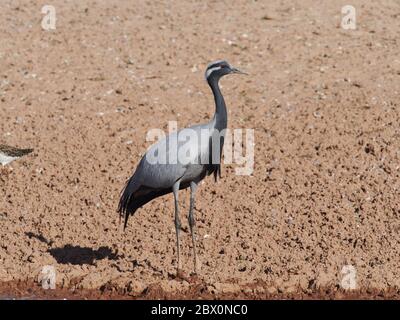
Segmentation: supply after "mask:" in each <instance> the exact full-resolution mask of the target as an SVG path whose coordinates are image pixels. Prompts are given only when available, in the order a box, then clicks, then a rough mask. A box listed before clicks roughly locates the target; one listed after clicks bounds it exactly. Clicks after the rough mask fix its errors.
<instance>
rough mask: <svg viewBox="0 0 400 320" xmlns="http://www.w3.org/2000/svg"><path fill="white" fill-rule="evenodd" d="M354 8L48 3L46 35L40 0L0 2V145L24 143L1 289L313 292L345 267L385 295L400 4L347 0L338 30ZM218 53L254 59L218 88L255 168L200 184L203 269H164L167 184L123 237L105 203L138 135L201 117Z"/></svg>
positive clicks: (6, 202)
mask: <svg viewBox="0 0 400 320" xmlns="http://www.w3.org/2000/svg"><path fill="white" fill-rule="evenodd" d="M348 2H349V1H338V0H335V1H310V0H302V1H300V0H299V1H202V2H198V1H178V2H176V3H172V2H170V1H122V0H121V1H117V0H112V1H105V0H104V1H61V0H58V1H51V4H52V5H54V6H55V8H56V14H57V24H56V30H53V31H46V30H43V29H42V28H41V19H42V17H43V14H41V8H42V6H43V5H44V4H48V3H47V2H46V1H33V0H32V1H25V0H21V1H11V0H2V1H1V4H2V6H1V7H2V10H0V21H1V23H0V33H1V35H2V36H1V38H0V59H1V64H0V101H1V102H0V103H1V108H0V119H1V122H0V143H6V144H9V145H15V146H20V147H33V148H35V152H34V153H33V155H30V156H28V157H26V158H24V159H21V160H20V161H17V162H13V163H12V164H11V166H8V167H5V168H3V169H1V176H0V193H1V197H0V224H1V231H0V281H1V282H3V285H2V286H0V288H3V290H2V293H3V294H7V290H6V289H7V288H8V289H9V290H11V289H10V288H13V285H11V286H10V283H11V284H12V283H14V284H15V288H17V287H18V286H20V285H21V283H26V285H27V286H28V285H29V284H30V283H34V282H37V279H38V276H39V275H40V272H41V270H42V268H43V266H46V265H51V266H54V267H55V269H56V271H57V278H56V279H57V287H58V288H65V290H67V289H71V288H72V289H75V290H77V292H79V290H81V293H82V294H83V293H84V292H86V291H85V290H99V289H101V291H105V290H109V291H115V292H119V293H120V294H122V295H124V294H125V295H126V296H142V295H143V294H145V293H149V292H153V293H154V294H153V295H151V294H149V295H148V297H150V298H156V297H164V296H165V295H169V296H170V297H171V296H173V297H179V296H185V294H186V293H187V292H195V293H196V294H198V295H205V296H207V297H210V296H211V297H216V296H218V295H221V294H226V295H232V296H237V297H254V296H258V297H261V298H263V297H269V296H271V295H275V296H277V297H279V296H281V297H285V295H287V294H292V295H293V294H299V295H300V296H301V295H302V294H303V295H304V294H307V295H309V296H310V295H311V296H312V294H313V293H315V294H316V295H318V294H320V293H321V292H328V293H329V292H336V291H338V290H340V284H341V281H342V280H343V277H344V275H343V274H342V273H341V271H342V268H343V267H344V266H346V265H351V266H353V267H354V269H355V270H356V285H357V289H359V290H361V291H362V292H367V293H370V294H372V293H373V292H376V290H378V291H380V292H392V293H393V292H398V291H397V290H400V276H399V254H400V252H399V251H400V246H399V240H400V235H399V231H400V220H399V215H400V206H399V202H398V197H399V188H400V180H399V168H400V161H399V160H400V154H399V150H400V149H399V147H400V139H399V137H400V129H399V126H398V124H399V122H400V119H399V116H400V111H399V90H400V88H399V80H400V47H399V34H400V3H399V1H395V0H387V1H381V3H378V1H377V2H373V3H372V1H358V0H353V1H351V3H350V4H352V5H353V6H354V7H355V8H356V10H357V11H356V12H357V29H356V30H343V29H342V28H341V27H340V23H341V19H342V14H341V8H342V6H343V5H346V4H349V3H348ZM220 58H223V59H227V60H228V61H230V62H231V63H232V64H233V65H235V66H237V67H239V68H242V69H244V70H246V71H247V72H248V73H250V76H248V77H238V76H235V77H234V76H231V77H226V78H224V79H223V80H222V90H223V93H224V95H225V99H226V102H227V106H228V108H229V127H230V128H250V129H254V132H255V167H254V172H253V174H252V175H251V176H238V175H235V171H234V169H235V168H236V167H237V165H235V164H234V165H224V166H223V169H222V175H223V177H222V179H221V180H220V181H219V182H218V183H214V181H213V180H212V179H211V178H208V179H207V180H206V181H205V183H204V184H202V185H201V188H199V191H198V194H197V204H196V219H197V226H198V231H197V233H198V256H199V262H200V272H199V275H198V276H197V277H191V278H189V279H187V281H185V280H180V279H174V273H175V265H176V256H175V231H174V224H173V197H172V195H169V196H165V197H163V198H159V199H157V200H155V201H153V202H152V203H150V204H149V205H147V206H145V207H144V208H143V209H141V210H139V211H138V212H137V214H136V215H135V216H134V217H132V218H131V219H130V221H129V225H128V228H127V230H126V231H125V232H123V230H122V226H121V225H120V224H119V220H118V215H117V213H116V207H117V203H118V199H119V193H120V191H121V189H122V187H123V185H124V183H125V180H126V179H127V178H128V177H129V176H130V175H131V173H132V172H133V170H134V168H135V165H136V164H137V162H138V160H139V159H140V156H141V155H142V154H143V152H144V151H145V150H146V148H147V147H148V146H149V145H150V143H148V142H146V139H145V137H146V133H147V131H148V130H149V129H151V128H161V129H165V130H166V129H167V124H168V121H173V120H176V121H178V126H179V127H185V126H187V125H189V124H194V123H201V122H206V121H207V119H209V118H210V117H211V116H212V113H213V112H214V105H213V99H212V96H211V92H210V90H209V87H208V86H207V84H206V82H205V81H204V76H203V72H204V69H205V66H206V65H207V63H208V62H210V61H213V60H216V59H220ZM188 195H189V193H188V191H182V192H181V199H182V209H181V211H182V222H183V228H184V231H185V230H186V231H185V232H183V233H182V237H181V238H182V240H181V242H182V247H181V251H182V265H183V267H184V272H185V273H187V274H189V273H190V271H191V270H192V255H191V238H190V233H189V232H188V231H187V229H188V226H187V220H186V218H185V217H184V216H183V214H185V215H186V211H187V210H188V208H189V207H188V199H187V198H188ZM9 281H11V282H9ZM16 281H19V282H18V283H19V284H18V285H17V282H16ZM21 281H22V282H21ZM33 281H34V282H33ZM6 282H8V284H6ZM154 288H156V289H154ZM194 288H195V289H196V290H197V291H196V290H195V289H194ZM21 290H22V289H21ZM152 290H153V291H152ZM190 290H192V291H190ZM193 290H194V291H193ZM321 290H322V291H321ZM0 291H1V290H0ZM246 292H247V296H243V295H244V294H246ZM318 292H319V293H318ZM14 293H15V292H14ZM14 293H13V294H14ZM156 293H157V294H156ZM328 293H327V296H329V294H328ZM381 295H382V294H381ZM383 296H384V294H383Z"/></svg>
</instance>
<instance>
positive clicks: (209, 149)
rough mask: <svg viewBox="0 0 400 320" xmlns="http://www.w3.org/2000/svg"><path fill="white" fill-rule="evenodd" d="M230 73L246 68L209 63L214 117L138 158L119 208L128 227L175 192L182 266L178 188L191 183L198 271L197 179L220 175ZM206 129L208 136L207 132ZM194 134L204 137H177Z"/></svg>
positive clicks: (191, 213)
mask: <svg viewBox="0 0 400 320" xmlns="http://www.w3.org/2000/svg"><path fill="white" fill-rule="evenodd" d="M230 73H243V72H241V71H239V70H238V69H236V68H233V67H231V66H230V65H229V64H228V63H227V62H226V61H223V60H219V61H215V62H213V63H210V64H209V65H208V67H207V69H206V72H205V76H206V80H207V82H208V84H209V86H210V87H211V90H212V92H213V95H214V100H215V107H216V109H215V114H214V117H213V118H212V119H211V121H210V122H208V123H206V124H201V125H195V126H192V127H190V128H185V129H182V130H179V131H178V132H174V133H172V134H170V135H169V136H167V137H166V138H164V139H162V140H160V141H159V142H157V143H156V144H154V145H153V146H151V147H150V149H149V150H148V151H147V152H146V154H145V155H144V156H143V158H142V159H141V161H140V162H139V164H138V166H137V168H136V171H135V173H134V174H133V176H132V177H131V178H130V179H129V180H128V181H127V183H126V185H125V187H124V189H123V191H122V194H121V199H120V202H119V205H118V212H119V213H120V216H121V217H124V219H125V222H124V228H125V227H126V225H127V222H128V218H129V216H130V215H133V214H134V213H135V212H136V210H137V209H139V208H140V207H142V206H143V205H145V204H146V203H148V202H150V201H151V200H153V199H155V198H157V197H160V196H163V195H165V194H168V193H171V192H172V193H173V194H174V199H175V228H176V237H177V255H178V270H179V269H180V259H179V231H180V228H181V223H180V218H179V206H178V191H179V190H180V189H186V188H188V187H190V189H191V194H190V209H189V216H188V220H189V226H190V230H191V234H192V240H193V253H194V266H195V271H196V265H197V259H196V250H195V236H194V225H195V220H194V215H193V207H194V200H195V192H196V189H197V185H198V183H199V182H200V181H201V180H203V179H204V178H205V177H206V176H207V175H211V174H214V177H215V180H217V177H218V176H220V172H221V164H220V160H221V154H222V148H223V144H224V130H225V129H226V127H227V121H228V118H227V111H226V105H225V101H224V98H223V96H222V94H221V91H220V88H219V85H218V82H219V79H220V78H221V77H223V76H224V75H227V74H230ZM204 133H205V134H206V136H204ZM193 134H195V135H197V137H203V138H204V140H203V139H200V138H199V139H197V140H196V139H192V140H190V139H189V142H188V143H186V140H184V141H182V140H181V139H178V137H185V136H186V135H187V136H189V137H190V136H191V135H193ZM202 134H203V136H202ZM213 134H215V135H216V136H218V134H220V139H215V140H213V139H212V136H213ZM182 148H188V149H189V150H190V152H189V155H190V157H189V158H186V159H185V161H182V159H181V158H180V157H179V150H183V149H182ZM160 153H165V154H160ZM150 155H154V156H158V157H159V158H158V159H162V158H164V159H166V160H167V161H166V162H163V163H159V162H160V161H158V162H156V163H155V162H152V161H149V159H150V158H149V157H150Z"/></svg>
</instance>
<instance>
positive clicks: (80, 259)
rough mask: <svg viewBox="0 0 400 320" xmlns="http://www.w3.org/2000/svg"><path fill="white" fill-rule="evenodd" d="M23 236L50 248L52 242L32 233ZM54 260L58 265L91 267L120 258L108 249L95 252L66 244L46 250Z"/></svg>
mask: <svg viewBox="0 0 400 320" xmlns="http://www.w3.org/2000/svg"><path fill="white" fill-rule="evenodd" d="M25 235H26V236H28V237H29V238H30V239H32V238H34V239H36V240H39V241H40V242H42V243H45V244H47V245H48V246H52V244H53V241H49V240H47V239H46V238H45V237H44V236H43V235H41V234H35V233H33V232H25ZM47 252H48V253H50V254H51V255H52V257H53V258H54V259H56V261H57V262H58V263H60V264H73V265H84V264H89V265H93V264H94V262H95V261H97V260H103V259H106V258H108V259H110V260H117V259H119V258H120V256H119V255H118V254H117V253H116V252H114V251H113V250H112V249H111V248H109V247H100V248H99V249H97V250H93V249H92V248H88V247H81V246H73V245H70V244H67V245H65V246H63V247H60V248H50V249H48V250H47Z"/></svg>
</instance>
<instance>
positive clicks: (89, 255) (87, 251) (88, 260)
mask: <svg viewBox="0 0 400 320" xmlns="http://www.w3.org/2000/svg"><path fill="white" fill-rule="evenodd" d="M48 252H49V253H50V254H51V255H52V256H53V258H54V259H56V261H57V262H58V263H60V264H72V265H83V264H89V265H93V264H94V262H95V261H97V260H103V259H106V258H108V259H110V260H117V259H118V258H119V256H118V254H117V253H115V252H113V250H112V249H111V248H109V247H100V248H99V249H97V250H93V249H92V248H88V247H80V246H72V245H70V244H67V245H65V246H64V247H61V248H52V249H49V250H48Z"/></svg>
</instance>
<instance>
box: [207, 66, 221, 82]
mask: <svg viewBox="0 0 400 320" xmlns="http://www.w3.org/2000/svg"><path fill="white" fill-rule="evenodd" d="M219 69H221V67H220V66H218V67H214V68H210V69H207V71H206V80H207V79H208V77H209V76H210V75H211V73H213V72H214V71H215V70H219Z"/></svg>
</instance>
